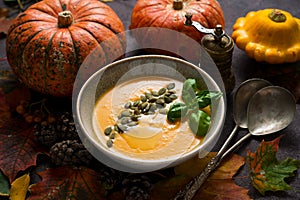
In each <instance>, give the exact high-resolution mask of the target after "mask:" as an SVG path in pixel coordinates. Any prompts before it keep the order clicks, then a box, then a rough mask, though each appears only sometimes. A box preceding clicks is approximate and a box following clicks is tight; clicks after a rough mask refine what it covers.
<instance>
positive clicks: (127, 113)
mask: <svg viewBox="0 0 300 200" xmlns="http://www.w3.org/2000/svg"><path fill="white" fill-rule="evenodd" d="M130 115H131V112H130V110H123V111H122V112H121V116H122V117H129V116H130Z"/></svg>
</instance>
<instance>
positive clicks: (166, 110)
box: [158, 108, 168, 115]
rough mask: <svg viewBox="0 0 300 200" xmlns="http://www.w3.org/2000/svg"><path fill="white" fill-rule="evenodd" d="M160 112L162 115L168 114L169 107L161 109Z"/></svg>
mask: <svg viewBox="0 0 300 200" xmlns="http://www.w3.org/2000/svg"><path fill="white" fill-rule="evenodd" d="M158 112H159V113H160V114H162V115H166V114H167V113H168V109H165V108H163V109H159V110H158Z"/></svg>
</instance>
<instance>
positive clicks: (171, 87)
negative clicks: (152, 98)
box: [167, 83, 175, 90]
mask: <svg viewBox="0 0 300 200" xmlns="http://www.w3.org/2000/svg"><path fill="white" fill-rule="evenodd" d="M174 88H175V83H169V84H168V85H167V89H168V90H172V89H174Z"/></svg>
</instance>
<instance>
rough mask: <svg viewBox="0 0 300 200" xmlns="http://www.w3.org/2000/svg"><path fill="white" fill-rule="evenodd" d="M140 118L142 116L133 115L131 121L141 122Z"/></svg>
mask: <svg viewBox="0 0 300 200" xmlns="http://www.w3.org/2000/svg"><path fill="white" fill-rule="evenodd" d="M139 117H141V116H140V115H132V116H131V120H132V121H138V120H139Z"/></svg>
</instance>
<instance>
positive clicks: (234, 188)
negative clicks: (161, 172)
mask: <svg viewBox="0 0 300 200" xmlns="http://www.w3.org/2000/svg"><path fill="white" fill-rule="evenodd" d="M214 155H215V153H209V154H208V156H206V157H205V158H203V159H199V158H198V157H194V158H192V159H190V160H188V161H187V162H185V163H183V164H181V165H179V166H177V167H175V169H174V170H175V174H176V175H175V176H174V177H171V178H169V179H165V180H163V181H161V182H159V183H157V184H156V185H155V186H154V189H153V192H152V196H151V199H155V200H157V199H158V200H159V199H161V200H163V199H171V198H173V197H174V196H175V195H176V193H177V192H178V191H179V190H180V189H182V188H183V187H184V186H185V185H186V184H187V183H188V182H189V181H190V180H191V179H192V178H193V177H195V176H196V175H198V174H200V173H201V171H202V170H203V169H204V167H205V166H206V164H207V163H208V161H209V160H210V159H211V158H212V157H213V156H214ZM243 164H244V158H243V157H241V156H238V155H235V154H234V155H232V156H231V157H229V158H228V159H226V160H224V161H223V162H222V164H221V165H220V166H219V168H218V169H217V170H216V171H215V173H213V174H212V175H211V176H210V177H209V178H208V179H207V181H206V182H205V184H204V185H203V186H202V188H201V189H200V190H199V191H198V192H197V193H196V195H195V197H194V199H214V198H216V197H218V198H219V199H228V200H234V199H244V200H247V199H250V197H249V196H248V195H247V193H248V190H247V189H245V188H242V187H240V186H238V185H236V184H235V183H234V180H233V176H234V175H235V174H236V172H237V171H238V170H239V168H240V167H241V166H242V165H243ZM191 169H193V170H191Z"/></svg>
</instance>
